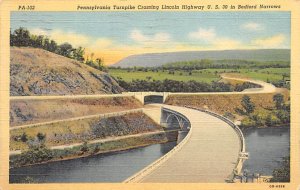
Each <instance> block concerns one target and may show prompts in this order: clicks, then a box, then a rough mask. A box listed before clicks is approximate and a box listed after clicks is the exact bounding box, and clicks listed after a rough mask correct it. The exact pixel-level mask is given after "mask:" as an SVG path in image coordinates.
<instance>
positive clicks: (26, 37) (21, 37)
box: [10, 27, 105, 70]
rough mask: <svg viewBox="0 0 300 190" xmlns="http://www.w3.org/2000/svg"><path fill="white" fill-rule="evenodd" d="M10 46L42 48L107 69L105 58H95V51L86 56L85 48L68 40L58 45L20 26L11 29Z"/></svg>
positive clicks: (97, 67) (100, 68)
mask: <svg viewBox="0 0 300 190" xmlns="http://www.w3.org/2000/svg"><path fill="white" fill-rule="evenodd" d="M10 46H17V47H34V48H41V49H44V50H47V51H50V52H53V53H56V54H58V55H62V56H64V57H68V58H71V59H75V60H77V61H79V62H82V63H85V64H87V65H89V66H91V67H94V68H96V69H99V70H105V66H104V64H103V59H101V58H96V59H94V54H93V53H92V54H91V57H90V58H89V57H87V58H86V59H85V58H84V55H85V48H83V47H78V48H74V47H73V46H72V45H71V44H69V43H67V42H66V43H63V44H60V45H58V44H57V42H56V41H54V40H53V39H49V38H48V37H47V36H43V35H34V34H31V33H30V32H29V30H27V29H26V28H23V27H20V28H18V29H16V30H14V31H13V32H12V31H10Z"/></svg>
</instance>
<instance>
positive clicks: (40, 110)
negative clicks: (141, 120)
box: [10, 97, 143, 127]
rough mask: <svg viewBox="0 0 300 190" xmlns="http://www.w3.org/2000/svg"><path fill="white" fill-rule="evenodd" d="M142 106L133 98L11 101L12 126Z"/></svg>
mask: <svg viewBox="0 0 300 190" xmlns="http://www.w3.org/2000/svg"><path fill="white" fill-rule="evenodd" d="M142 106H143V105H142V104H141V103H140V102H139V101H138V100H136V99H135V98H133V97H111V98H110V97H108V98H81V99H48V100H11V101H10V126H11V127H13V126H20V125H28V124H34V123H41V122H47V121H53V120H62V119H69V118H74V117H82V116H88V115H95V114H103V113H109V112H119V111H124V110H130V109H136V108H141V107H142Z"/></svg>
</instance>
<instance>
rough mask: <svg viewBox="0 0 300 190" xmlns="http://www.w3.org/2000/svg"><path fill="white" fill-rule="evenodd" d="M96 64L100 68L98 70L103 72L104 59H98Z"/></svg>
mask: <svg viewBox="0 0 300 190" xmlns="http://www.w3.org/2000/svg"><path fill="white" fill-rule="evenodd" d="M96 64H97V66H98V69H99V70H100V71H102V70H103V68H104V66H103V63H102V59H101V58H97V59H96Z"/></svg>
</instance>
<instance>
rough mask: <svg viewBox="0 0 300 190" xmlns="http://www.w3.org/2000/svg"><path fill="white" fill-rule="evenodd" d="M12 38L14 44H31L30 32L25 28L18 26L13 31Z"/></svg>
mask: <svg viewBox="0 0 300 190" xmlns="http://www.w3.org/2000/svg"><path fill="white" fill-rule="evenodd" d="M13 36H14V37H13V39H14V44H13V45H15V46H18V47H20V46H25V47H26V46H30V45H31V43H30V42H31V39H30V33H29V31H28V30H27V29H25V28H23V27H20V28H18V29H16V30H15V31H14V33H13Z"/></svg>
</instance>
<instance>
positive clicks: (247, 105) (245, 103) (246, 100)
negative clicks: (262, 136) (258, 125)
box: [241, 95, 255, 114]
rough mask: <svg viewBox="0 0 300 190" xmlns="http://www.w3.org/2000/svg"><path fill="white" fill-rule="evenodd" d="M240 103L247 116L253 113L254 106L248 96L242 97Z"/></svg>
mask: <svg viewBox="0 0 300 190" xmlns="http://www.w3.org/2000/svg"><path fill="white" fill-rule="evenodd" d="M241 103H242V106H243V108H244V109H245V110H246V113H247V114H250V113H252V112H253V111H254V109H255V105H254V103H253V102H252V101H251V98H250V97H249V96H247V95H244V96H243V98H242V102H241Z"/></svg>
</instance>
